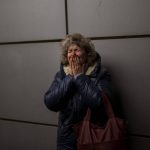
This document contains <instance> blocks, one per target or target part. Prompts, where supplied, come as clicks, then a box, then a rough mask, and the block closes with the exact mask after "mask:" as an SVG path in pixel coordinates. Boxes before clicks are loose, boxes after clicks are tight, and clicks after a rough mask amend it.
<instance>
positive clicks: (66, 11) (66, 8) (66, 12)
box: [65, 0, 69, 34]
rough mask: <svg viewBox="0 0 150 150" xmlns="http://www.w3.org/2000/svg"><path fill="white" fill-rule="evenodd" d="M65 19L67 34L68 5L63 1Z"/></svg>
mask: <svg viewBox="0 0 150 150" xmlns="http://www.w3.org/2000/svg"><path fill="white" fill-rule="evenodd" d="M65 17H66V18H65V19H66V34H68V30H69V27H68V3H67V0H65Z"/></svg>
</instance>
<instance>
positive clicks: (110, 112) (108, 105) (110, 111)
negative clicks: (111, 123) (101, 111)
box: [83, 92, 115, 121]
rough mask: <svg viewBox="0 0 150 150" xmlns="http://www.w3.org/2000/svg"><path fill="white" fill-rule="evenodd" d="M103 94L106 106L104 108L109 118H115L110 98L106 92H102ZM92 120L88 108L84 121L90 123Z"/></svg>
mask: <svg viewBox="0 0 150 150" xmlns="http://www.w3.org/2000/svg"><path fill="white" fill-rule="evenodd" d="M101 94H102V101H103V104H104V108H105V111H106V113H107V116H108V118H113V117H115V114H114V112H113V109H112V106H111V103H110V101H109V99H108V96H107V95H106V94H105V93H104V92H102V93H101ZM90 118H91V109H90V108H89V107H88V109H87V112H86V115H85V117H84V119H83V120H84V121H89V120H90Z"/></svg>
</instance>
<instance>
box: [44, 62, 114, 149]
mask: <svg viewBox="0 0 150 150" xmlns="http://www.w3.org/2000/svg"><path fill="white" fill-rule="evenodd" d="M110 85H111V84H110V75H109V73H108V71H107V70H106V69H105V68H103V67H101V63H100V60H99V61H97V65H96V67H95V69H94V70H93V71H92V72H91V74H90V75H84V74H81V75H79V76H78V77H77V78H76V79H75V78H74V77H72V76H70V75H66V74H65V72H64V69H63V65H61V67H60V71H59V72H57V73H56V76H55V79H54V81H53V83H52V84H51V86H50V88H49V89H48V91H47V92H46V93H45V96H44V102H45V105H46V106H47V107H48V109H50V110H51V111H55V112H58V111H59V122H58V133H57V150H76V139H75V135H74V132H73V129H72V125H73V124H75V123H77V122H79V121H81V120H83V117H84V115H85V113H86V110H87V108H88V107H90V109H91V110H92V117H91V121H93V122H94V123H99V124H103V123H104V122H105V121H106V120H107V116H106V113H105V110H104V108H103V103H102V101H101V100H102V98H101V91H102V90H103V91H105V92H106V93H107V94H108V96H109V97H110V95H111V88H110V87H111V86H110Z"/></svg>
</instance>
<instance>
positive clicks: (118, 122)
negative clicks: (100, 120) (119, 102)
mask: <svg viewBox="0 0 150 150" xmlns="http://www.w3.org/2000/svg"><path fill="white" fill-rule="evenodd" d="M102 100H103V103H104V108H105V110H106V113H107V116H108V120H107V123H106V125H105V126H104V127H100V126H99V125H96V124H93V123H92V122H90V117H91V110H90V108H88V110H87V113H86V115H85V117H84V119H83V121H81V122H79V123H77V124H75V125H74V126H73V129H74V131H75V135H76V140H77V150H127V125H126V122H125V120H123V119H121V118H118V117H116V116H115V115H114V112H113V109H112V106H111V103H110V102H109V99H108V97H107V96H106V94H104V93H102Z"/></svg>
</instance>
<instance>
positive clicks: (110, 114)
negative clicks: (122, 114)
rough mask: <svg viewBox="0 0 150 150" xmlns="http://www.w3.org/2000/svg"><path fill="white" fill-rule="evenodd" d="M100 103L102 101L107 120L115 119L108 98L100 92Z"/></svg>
mask: <svg viewBox="0 0 150 150" xmlns="http://www.w3.org/2000/svg"><path fill="white" fill-rule="evenodd" d="M102 101H103V104H104V108H105V111H106V113H107V116H108V118H112V117H115V114H114V111H113V109H112V105H111V103H110V101H109V98H108V96H107V95H106V94H105V92H102Z"/></svg>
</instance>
